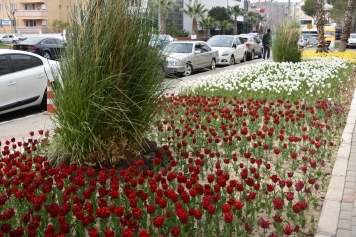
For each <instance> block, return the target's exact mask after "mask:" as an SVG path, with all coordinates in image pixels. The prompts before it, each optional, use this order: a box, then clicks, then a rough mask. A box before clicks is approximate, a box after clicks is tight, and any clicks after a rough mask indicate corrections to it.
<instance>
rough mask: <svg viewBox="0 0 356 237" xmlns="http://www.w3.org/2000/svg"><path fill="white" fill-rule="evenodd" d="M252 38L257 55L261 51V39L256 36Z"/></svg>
mask: <svg viewBox="0 0 356 237" xmlns="http://www.w3.org/2000/svg"><path fill="white" fill-rule="evenodd" d="M253 40H254V42H255V44H256V46H255V48H256V49H255V51H256V54H257V55H259V54H260V53H261V52H262V45H261V41H260V40H259V39H258V38H257V37H253Z"/></svg>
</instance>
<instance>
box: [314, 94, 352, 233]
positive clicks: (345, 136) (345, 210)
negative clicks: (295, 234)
mask: <svg viewBox="0 0 356 237" xmlns="http://www.w3.org/2000/svg"><path fill="white" fill-rule="evenodd" d="M355 123H356V90H355V92H354V94H353V99H352V102H351V106H350V111H349V113H348V117H347V122H346V125H345V128H344V131H343V133H342V141H341V144H340V147H339V149H338V153H337V156H336V160H335V163H334V167H333V171H332V174H331V178H330V183H329V186H328V189H327V193H326V196H325V200H324V204H323V207H322V210H321V214H320V218H319V222H318V226H317V231H316V234H315V237H327V236H337V235H338V236H345V237H346V236H351V231H352V224H353V223H352V218H353V216H354V217H356V211H354V210H356V200H355V187H356V186H355V185H356V136H355V137H354V136H353V135H354V129H355ZM352 147H354V149H355V150H353V151H354V153H353V152H352ZM352 154H353V155H354V156H352ZM350 191H351V192H350ZM345 204H347V205H345ZM350 204H351V206H350ZM350 207H352V208H350ZM340 220H341V221H340ZM342 222H343V223H342ZM341 224H342V225H341ZM355 224H356V223H355ZM354 227H355V228H354V230H353V231H356V225H354Z"/></svg>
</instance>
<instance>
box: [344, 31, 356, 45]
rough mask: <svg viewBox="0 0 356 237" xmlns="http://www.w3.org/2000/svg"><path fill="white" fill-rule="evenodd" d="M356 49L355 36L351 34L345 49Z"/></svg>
mask: <svg viewBox="0 0 356 237" xmlns="http://www.w3.org/2000/svg"><path fill="white" fill-rule="evenodd" d="M353 47H356V34H355V33H351V34H350V37H349V39H348V40H347V44H346V48H353Z"/></svg>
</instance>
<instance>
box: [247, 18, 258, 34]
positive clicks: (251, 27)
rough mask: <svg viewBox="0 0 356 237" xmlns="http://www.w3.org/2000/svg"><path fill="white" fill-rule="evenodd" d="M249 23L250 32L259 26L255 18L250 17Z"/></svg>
mask: <svg viewBox="0 0 356 237" xmlns="http://www.w3.org/2000/svg"><path fill="white" fill-rule="evenodd" d="M247 22H248V24H249V25H250V32H252V31H253V26H254V25H256V24H257V19H256V18H255V17H254V16H249V17H248V19H247Z"/></svg>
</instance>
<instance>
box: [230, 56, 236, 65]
mask: <svg viewBox="0 0 356 237" xmlns="http://www.w3.org/2000/svg"><path fill="white" fill-rule="evenodd" d="M230 65H235V57H234V55H231V58H230Z"/></svg>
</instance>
